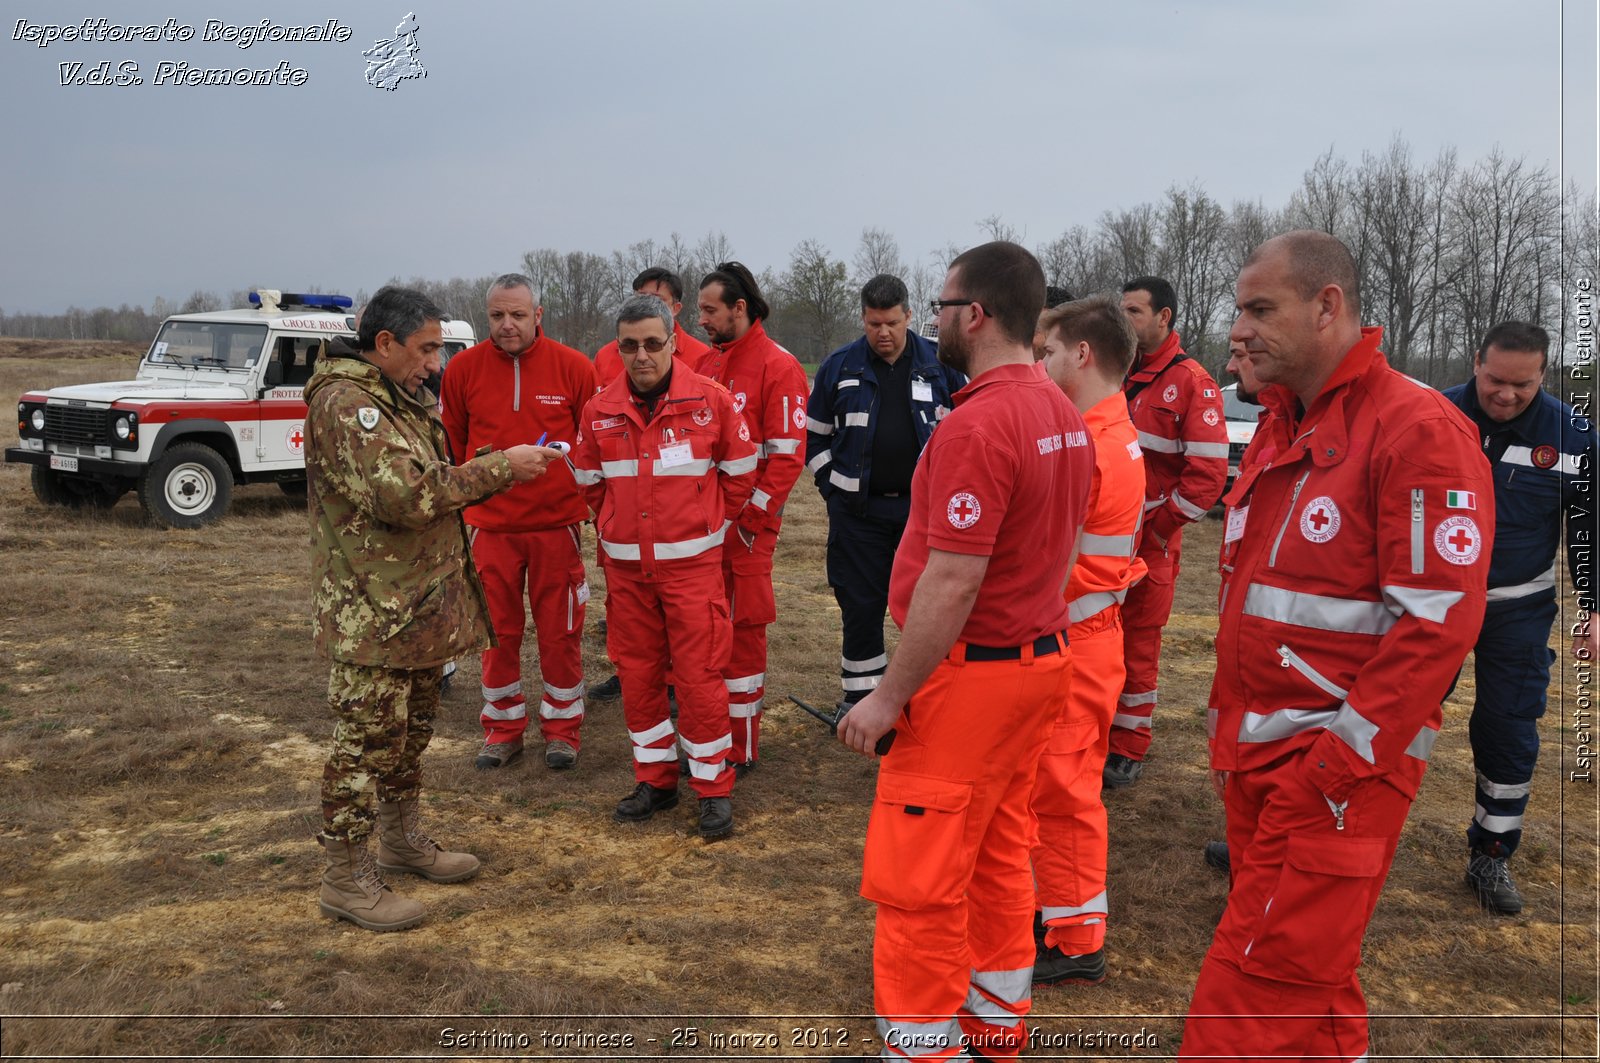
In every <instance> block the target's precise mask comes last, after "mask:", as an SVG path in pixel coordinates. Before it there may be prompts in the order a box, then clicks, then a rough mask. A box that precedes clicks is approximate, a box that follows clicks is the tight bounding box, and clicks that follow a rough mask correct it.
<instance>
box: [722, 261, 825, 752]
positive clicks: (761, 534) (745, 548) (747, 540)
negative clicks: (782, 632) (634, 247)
mask: <svg viewBox="0 0 1600 1063" xmlns="http://www.w3.org/2000/svg"><path fill="white" fill-rule="evenodd" d="M699 309H700V326H701V327H702V328H704V329H705V330H706V335H707V336H709V337H710V338H711V343H712V347H711V350H709V351H707V352H706V355H705V357H704V358H703V359H702V360H701V362H700V372H701V373H702V374H703V375H705V376H708V377H710V378H711V379H712V380H715V381H716V382H717V383H719V384H721V385H723V386H724V387H726V388H727V389H728V390H729V391H730V392H732V393H733V408H734V409H735V410H737V411H738V412H739V413H741V414H743V415H744V419H745V423H746V424H748V425H749V426H750V438H751V439H752V440H754V442H755V444H756V453H757V456H758V458H759V465H758V467H757V471H756V486H755V491H754V493H752V494H751V495H750V500H749V501H748V502H747V503H745V505H744V507H743V508H742V509H741V510H740V511H739V513H738V515H737V516H736V517H735V518H734V524H735V528H734V530H733V531H732V532H731V533H730V534H729V535H728V539H727V543H726V545H725V546H724V547H723V576H724V578H725V579H726V580H727V589H728V603H729V609H730V611H731V612H732V614H733V653H732V655H731V656H730V657H729V659H728V667H727V668H726V670H724V672H723V678H724V680H725V681H726V683H727V686H728V714H729V716H731V717H732V718H733V754H732V756H731V757H730V758H729V759H730V760H732V761H733V763H734V765H735V767H736V769H737V770H738V771H739V773H740V774H743V773H745V772H747V771H749V770H750V769H751V768H752V767H753V766H754V765H755V762H756V756H757V753H758V748H757V747H758V744H759V741H760V738H761V708H762V704H763V699H764V697H765V695H766V686H767V625H768V624H770V623H772V622H773V621H774V620H776V619H777V618H778V606H777V601H776V599H775V598H774V596H773V593H772V555H773V553H774V551H775V550H776V549H777V546H778V529H779V527H780V526H781V525H782V523H783V504H784V502H786V501H787V500H788V498H789V492H790V490H792V489H793V488H794V483H795V481H796V480H797V479H799V478H800V473H801V471H802V470H803V469H804V468H805V455H804V454H803V453H802V449H803V448H804V446H805V432H806V391H807V388H806V373H805V370H804V369H801V368H800V363H799V362H797V361H795V357H794V355H792V354H790V353H789V352H788V351H786V350H784V349H783V348H782V347H780V346H779V345H778V344H776V343H774V342H773V340H772V338H771V337H770V336H768V335H767V330H766V328H765V326H764V325H763V322H764V321H765V320H766V317H767V314H768V313H769V310H768V307H767V301H766V300H765V299H763V298H762V296H761V289H760V287H759V286H758V285H757V284H756V279H755V277H753V276H751V274H750V270H749V268H748V267H746V266H745V265H744V264H742V263H739V262H724V263H722V264H721V265H719V266H718V267H717V268H716V269H714V270H712V271H711V272H710V273H708V274H706V275H705V277H704V278H703V279H702V280H701V281H700V306H699Z"/></svg>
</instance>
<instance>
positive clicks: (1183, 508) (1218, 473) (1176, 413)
mask: <svg viewBox="0 0 1600 1063" xmlns="http://www.w3.org/2000/svg"><path fill="white" fill-rule="evenodd" d="M1123 391H1124V392H1126V393H1127V396H1128V412H1129V416H1130V417H1131V418H1132V419H1133V426H1134V427H1135V428H1137V429H1138V430H1139V447H1140V448H1141V449H1142V450H1143V451H1144V459H1145V460H1144V474H1145V500H1146V501H1145V514H1144V538H1143V544H1144V549H1143V550H1141V551H1140V552H1141V553H1144V552H1147V551H1148V550H1149V549H1151V548H1155V549H1160V543H1165V542H1166V541H1167V540H1169V539H1171V538H1172V536H1173V535H1174V534H1176V533H1177V532H1178V530H1179V529H1181V528H1182V527H1183V526H1184V525H1185V524H1188V523H1190V522H1191V521H1196V520H1199V519H1200V518H1201V517H1203V516H1205V515H1206V510H1208V509H1210V508H1211V507H1212V506H1213V505H1215V504H1216V501H1217V498H1218V496H1220V495H1221V494H1222V488H1223V485H1225V484H1226V483H1227V482H1228V425H1227V422H1226V421H1224V420H1223V416H1222V395H1221V393H1220V392H1218V391H1217V382H1216V381H1215V380H1212V379H1211V374H1210V373H1207V372H1206V371H1205V369H1204V368H1202V367H1201V365H1200V363H1199V362H1197V361H1195V360H1194V359H1193V358H1190V357H1189V356H1188V355H1187V354H1184V352H1183V346H1182V341H1181V340H1179V338H1178V334H1177V333H1176V332H1172V333H1168V335H1167V339H1166V342H1165V343H1163V344H1162V345H1161V346H1160V347H1158V348H1156V350H1155V351H1154V352H1152V353H1151V354H1150V355H1148V356H1146V358H1145V359H1144V361H1143V362H1142V363H1140V365H1139V366H1138V367H1137V368H1135V369H1134V371H1133V372H1132V373H1130V374H1129V375H1128V382H1127V384H1126V385H1124V387H1123ZM1151 536H1154V537H1155V538H1156V539H1157V540H1159V542H1156V543H1152V542H1151Z"/></svg>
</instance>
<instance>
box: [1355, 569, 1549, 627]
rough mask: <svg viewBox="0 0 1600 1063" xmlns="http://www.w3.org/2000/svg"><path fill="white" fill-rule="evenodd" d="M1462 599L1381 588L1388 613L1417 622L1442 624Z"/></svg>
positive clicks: (1415, 589)
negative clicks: (1403, 614) (1425, 621)
mask: <svg viewBox="0 0 1600 1063" xmlns="http://www.w3.org/2000/svg"><path fill="white" fill-rule="evenodd" d="M1552 571H1553V570H1552ZM1462 597H1463V594H1462V592H1461V591H1439V590H1424V589H1422V588H1419V587H1398V586H1393V585H1390V586H1386V587H1384V588H1383V600H1384V601H1385V602H1387V603H1389V611H1390V612H1400V611H1403V612H1407V613H1410V614H1411V615H1412V616H1414V617H1416V618H1417V619H1418V620H1432V621H1433V622H1434V623H1435V624H1442V623H1444V618H1445V617H1446V616H1448V615H1449V614H1450V607H1451V606H1453V605H1455V604H1456V603H1457V602H1459V601H1460V600H1461V599H1462Z"/></svg>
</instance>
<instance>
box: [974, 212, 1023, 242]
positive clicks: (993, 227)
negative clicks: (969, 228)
mask: <svg viewBox="0 0 1600 1063" xmlns="http://www.w3.org/2000/svg"><path fill="white" fill-rule="evenodd" d="M978 228H979V229H981V230H983V234H984V235H985V236H987V237H988V238H989V239H991V240H1006V241H1008V242H1010V243H1013V244H1020V243H1022V233H1020V232H1018V231H1017V229H1016V227H1015V226H1012V225H1007V224H1006V223H1005V222H1003V221H1001V220H1000V215H998V214H991V215H989V216H988V217H987V218H984V219H983V220H982V221H980V222H978Z"/></svg>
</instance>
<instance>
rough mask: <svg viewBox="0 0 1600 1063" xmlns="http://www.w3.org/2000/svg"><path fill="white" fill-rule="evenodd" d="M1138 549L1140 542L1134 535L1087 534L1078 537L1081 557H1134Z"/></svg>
mask: <svg viewBox="0 0 1600 1063" xmlns="http://www.w3.org/2000/svg"><path fill="white" fill-rule="evenodd" d="M1138 548H1139V543H1138V540H1137V539H1136V538H1135V537H1134V536H1132V535H1090V534H1088V533H1087V532H1086V533H1084V534H1083V535H1080V536H1079V537H1078V554H1079V556H1082V555H1083V554H1094V555H1095V556H1097V557H1132V556H1133V554H1134V551H1136V550H1137V549H1138Z"/></svg>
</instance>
